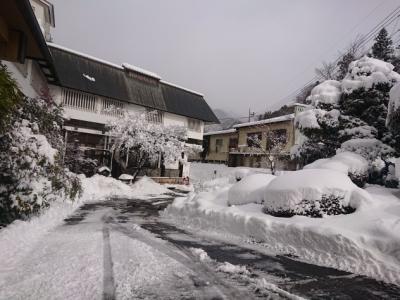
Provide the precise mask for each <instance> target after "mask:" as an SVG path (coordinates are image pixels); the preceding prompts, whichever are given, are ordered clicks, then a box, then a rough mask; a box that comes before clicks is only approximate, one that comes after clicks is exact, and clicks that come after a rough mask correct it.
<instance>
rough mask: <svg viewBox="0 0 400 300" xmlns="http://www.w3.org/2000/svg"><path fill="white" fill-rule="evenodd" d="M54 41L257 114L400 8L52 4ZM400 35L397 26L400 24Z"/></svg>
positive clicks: (245, 1)
mask: <svg viewBox="0 0 400 300" xmlns="http://www.w3.org/2000/svg"><path fill="white" fill-rule="evenodd" d="M51 1H52V2H53V3H54V5H55V14H56V28H55V29H54V30H53V38H54V42H55V43H57V44H60V45H63V46H66V47H70V48H73V49H75V50H78V51H82V52H85V53H88V54H91V55H94V56H97V57H100V58H103V59H106V60H109V61H112V62H115V63H123V62H128V63H130V64H133V65H136V66H139V67H142V68H145V69H148V70H150V71H153V72H155V73H157V74H159V75H160V76H161V77H162V78H163V79H164V80H166V81H170V82H173V83H176V84H179V85H182V86H184V87H187V88H191V89H194V90H197V91H199V92H202V93H203V94H205V97H206V100H207V102H208V103H209V105H210V106H211V107H212V108H221V109H224V110H226V111H232V112H235V113H236V114H237V115H240V116H243V115H246V114H247V113H248V109H249V107H251V108H252V110H254V111H256V112H261V111H264V110H265V109H267V108H268V107H271V105H272V104H273V103H276V102H277V101H279V100H280V99H282V98H284V97H285V96H287V95H288V94H290V93H291V92H292V91H293V90H296V89H297V88H299V87H301V85H302V84H304V83H305V82H307V81H308V80H310V79H311V78H312V77H313V76H314V68H315V67H316V66H318V65H319V64H320V63H321V62H322V61H323V60H328V61H329V60H331V59H335V58H336V56H337V55H338V50H341V49H343V48H344V47H345V46H346V45H347V44H348V43H349V42H350V41H351V40H352V39H353V38H354V37H355V36H356V35H357V34H360V33H361V34H362V33H366V32H368V31H369V30H370V29H371V28H372V27H373V26H375V25H376V24H377V23H378V22H379V21H380V20H381V19H383V18H384V17H385V16H386V15H387V14H389V13H390V12H391V11H392V10H394V9H395V8H396V7H397V6H398V5H400V1H399V0H330V1H328V0H274V1H273V0H201V1H200V0H196V1H195V0H141V1H139V0H114V1H109V0H51ZM399 28H400V22H399Z"/></svg>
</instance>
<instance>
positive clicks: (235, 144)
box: [229, 138, 238, 149]
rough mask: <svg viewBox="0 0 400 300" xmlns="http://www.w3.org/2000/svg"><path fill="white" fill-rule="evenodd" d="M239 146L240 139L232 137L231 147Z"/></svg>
mask: <svg viewBox="0 0 400 300" xmlns="http://www.w3.org/2000/svg"><path fill="white" fill-rule="evenodd" d="M237 147H238V139H237V138H230V139H229V149H237Z"/></svg>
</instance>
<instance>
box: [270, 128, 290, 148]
mask: <svg viewBox="0 0 400 300" xmlns="http://www.w3.org/2000/svg"><path fill="white" fill-rule="evenodd" d="M286 142H287V131H286V129H276V130H272V131H270V132H268V134H267V149H272V148H276V147H284V146H285V145H286Z"/></svg>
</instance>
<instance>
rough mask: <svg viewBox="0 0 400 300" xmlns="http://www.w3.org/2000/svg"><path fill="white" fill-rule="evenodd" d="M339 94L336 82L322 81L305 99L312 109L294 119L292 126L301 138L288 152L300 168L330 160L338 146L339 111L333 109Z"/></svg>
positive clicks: (338, 84)
mask: <svg viewBox="0 0 400 300" xmlns="http://www.w3.org/2000/svg"><path fill="white" fill-rule="evenodd" d="M340 94H341V91H340V82H338V81H336V80H326V81H324V82H322V83H321V84H319V85H317V86H316V87H315V88H314V89H313V90H312V91H311V95H310V96H309V97H308V98H307V103H308V104H309V105H310V107H311V108H312V109H310V110H306V111H305V112H302V113H300V114H299V115H297V116H296V119H295V126H296V127H297V128H298V129H299V130H300V132H301V133H302V134H303V135H304V137H305V138H304V139H303V141H302V143H301V144H300V145H297V146H296V147H294V148H293V149H292V150H291V153H292V156H293V158H295V159H296V160H297V161H298V162H299V163H300V164H301V165H306V164H309V163H311V162H313V161H315V160H317V159H320V158H327V157H331V156H333V155H334V154H335V153H336V152H335V151H336V149H337V148H338V147H340V141H339V130H340V127H339V116H340V112H339V110H338V109H337V108H338V101H339V98H340Z"/></svg>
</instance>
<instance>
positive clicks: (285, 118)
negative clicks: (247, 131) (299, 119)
mask: <svg viewBox="0 0 400 300" xmlns="http://www.w3.org/2000/svg"><path fill="white" fill-rule="evenodd" d="M293 119H294V114H289V115H284V116H280V117H275V118H271V119H266V120H261V121H254V122H247V123H241V124H237V125H235V126H233V128H239V127H247V126H256V125H264V124H270V123H277V122H283V121H289V120H293Z"/></svg>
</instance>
